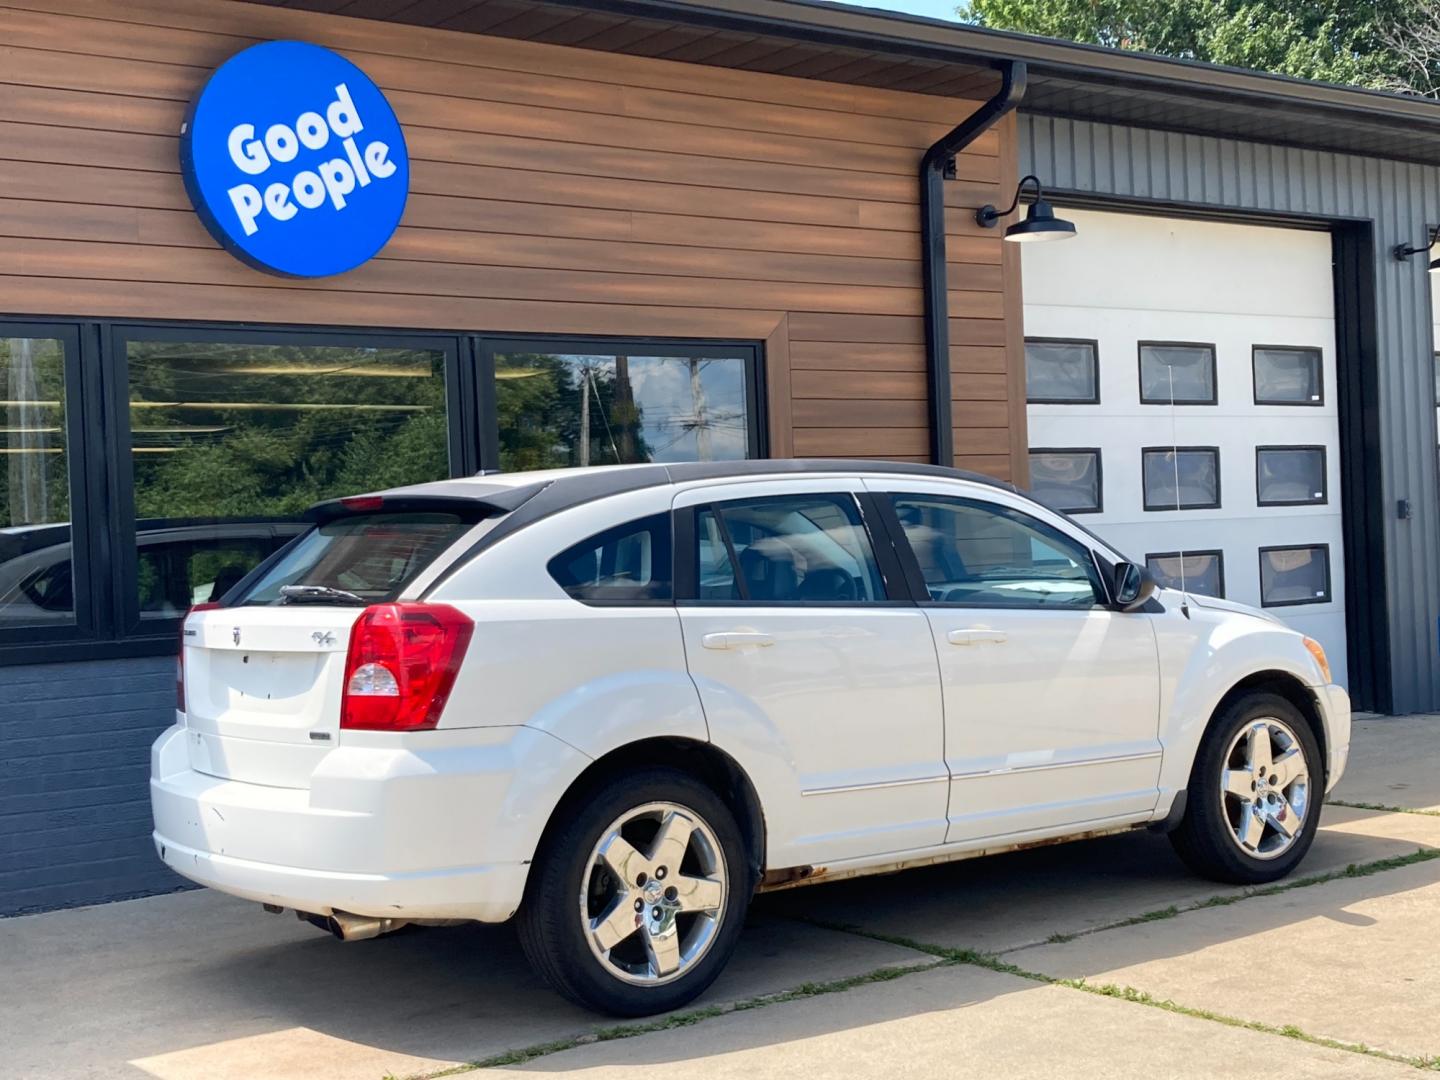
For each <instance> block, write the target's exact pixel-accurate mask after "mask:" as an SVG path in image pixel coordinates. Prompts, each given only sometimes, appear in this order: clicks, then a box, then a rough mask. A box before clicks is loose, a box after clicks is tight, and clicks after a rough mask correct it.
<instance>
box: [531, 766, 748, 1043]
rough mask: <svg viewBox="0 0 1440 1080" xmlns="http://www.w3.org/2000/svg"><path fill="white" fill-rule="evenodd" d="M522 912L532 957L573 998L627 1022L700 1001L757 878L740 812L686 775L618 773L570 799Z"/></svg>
mask: <svg viewBox="0 0 1440 1080" xmlns="http://www.w3.org/2000/svg"><path fill="white" fill-rule="evenodd" d="M567 807H568V809H566V810H562V811H561V812H562V813H566V814H568V820H564V821H561V822H559V823H558V824H557V825H556V826H555V827H553V828H552V829H551V830H550V832H549V833H548V834H547V836H546V839H545V842H544V845H543V848H542V850H541V852H540V853H539V855H538V857H537V859H536V863H535V865H534V867H533V868H532V870H531V873H530V881H529V884H528V886H527V888H526V893H525V902H524V904H523V905H522V907H521V910H520V915H519V920H518V921H519V930H520V942H521V945H522V946H523V947H524V949H525V953H526V956H527V957H528V958H529V959H530V962H531V963H532V964H533V965H534V966H535V968H536V969H537V970H538V971H539V972H540V973H541V975H543V976H544V977H545V979H546V981H548V982H549V983H550V984H551V985H552V986H554V987H555V989H557V990H558V991H560V993H562V994H564V995H565V996H566V997H568V998H570V999H571V1000H572V1001H575V1002H578V1003H579V1004H582V1005H585V1006H587V1007H589V1008H592V1009H597V1010H600V1011H602V1012H608V1013H614V1014H616V1015H620V1016H644V1015H648V1014H650V1013H657V1012H664V1011H666V1010H669V1009H675V1008H679V1007H680V1006H682V1005H684V1004H686V1003H687V1002H689V1001H692V1000H693V999H694V998H695V997H696V996H698V995H699V994H701V993H702V992H703V991H704V990H705V989H706V988H707V987H708V986H709V985H710V984H711V983H712V982H714V981H715V978H716V976H718V975H719V974H720V971H721V969H722V968H724V966H725V963H726V961H727V960H729V958H730V954H731V953H732V952H733V951H734V949H735V944H736V942H737V941H738V939H739V935H740V930H741V927H742V925H743V924H744V921H745V910H746V908H747V907H748V906H749V900H750V894H751V892H752V891H753V889H754V881H753V876H752V872H751V870H750V860H749V859H748V858H747V857H746V852H745V844H744V841H743V839H742V837H741V835H740V829H739V827H738V826H737V825H736V823H735V818H734V815H733V814H731V812H730V810H729V808H728V807H726V805H725V804H724V802H723V801H721V800H720V798H719V797H718V796H716V794H715V793H714V792H713V791H711V790H710V788H708V787H707V786H705V785H704V784H702V783H700V782H699V781H698V780H696V779H695V778H693V777H691V776H689V775H688V774H686V773H682V772H679V771H675V770H671V769H647V770H644V771H641V772H634V773H629V774H625V775H620V776H615V777H613V778H611V779H609V780H607V781H604V782H602V783H601V784H600V785H599V786H598V787H596V788H593V789H591V790H590V791H589V792H587V793H586V795H585V797H583V798H579V799H572V800H569V801H568V802H567Z"/></svg>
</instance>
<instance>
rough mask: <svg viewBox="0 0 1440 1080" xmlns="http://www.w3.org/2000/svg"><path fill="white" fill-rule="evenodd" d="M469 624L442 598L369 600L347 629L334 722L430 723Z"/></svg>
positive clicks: (451, 679) (367, 725) (405, 726)
mask: <svg viewBox="0 0 1440 1080" xmlns="http://www.w3.org/2000/svg"><path fill="white" fill-rule="evenodd" d="M474 630H475V624H474V623H472V622H471V621H470V620H469V619H468V618H467V617H466V616H465V615H463V614H461V613H460V612H458V611H456V610H455V609H454V608H453V607H450V606H448V605H446V604H377V605H375V606H374V607H368V608H366V609H365V610H364V611H362V612H361V613H360V618H358V619H356V620H355V625H354V627H353V628H352V629H351V631H350V652H349V655H347V656H346V658H345V693H344V695H343V696H342V698H341V701H340V726H341V727H342V728H350V729H352V730H354V729H363V730H367V731H418V730H421V729H423V728H433V727H434V726H435V725H436V723H437V722H438V721H439V720H440V713H441V712H442V711H443V710H444V708H445V701H446V699H447V698H449V696H450V690H451V689H452V688H453V687H454V685H455V676H456V675H457V674H459V672H460V661H461V660H463V659H464V658H465V650H466V648H468V647H469V645H470V635H471V634H472V633H473V632H474Z"/></svg>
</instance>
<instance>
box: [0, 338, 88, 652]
mask: <svg viewBox="0 0 1440 1080" xmlns="http://www.w3.org/2000/svg"><path fill="white" fill-rule="evenodd" d="M4 329H5V328H4V327H0V391H3V412H0V470H3V483H0V629H6V628H15V627H35V626H56V625H68V624H71V623H73V622H74V621H75V589H74V583H73V562H72V558H71V549H70V478H69V454H68V453H67V452H66V442H65V345H64V343H63V342H62V341H60V340H58V339H56V338H42V337H20V336H15V337H10V336H5V334H4Z"/></svg>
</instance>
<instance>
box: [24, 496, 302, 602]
mask: <svg viewBox="0 0 1440 1080" xmlns="http://www.w3.org/2000/svg"><path fill="white" fill-rule="evenodd" d="M307 527H308V526H306V525H304V524H299V523H296V522H293V521H285V520H281V519H267V518H254V519H238V520H219V521H216V520H211V519H201V518H157V519H149V520H141V521H139V522H137V523H136V534H135V538H136V547H137V549H138V551H137V556H138V559H139V564H138V578H139V592H140V612H141V614H143V615H147V616H157V617H161V618H163V617H166V616H169V617H172V618H174V617H178V616H180V615H183V614H184V613H185V612H186V611H187V610H189V609H190V607H192V606H193V605H195V604H199V603H205V602H207V601H210V600H218V599H219V598H220V597H221V596H223V595H224V594H225V593H226V592H228V591H229V590H230V589H231V587H233V586H234V585H235V584H236V582H238V581H239V580H240V579H241V578H242V577H244V576H245V575H246V574H247V573H248V572H249V571H250V569H251V568H252V567H254V566H255V565H256V564H258V563H259V562H260V561H261V560H262V559H264V558H265V557H266V556H268V555H269V554H270V553H271V552H273V551H275V550H276V549H277V548H279V547H280V546H282V545H283V544H285V543H286V542H287V541H288V540H290V538H291V537H293V536H296V535H298V534H299V533H301V532H304V531H305V529H306V528H307ZM74 617H75V590H74V568H73V566H72V564H71V554H70V526H69V525H68V524H63V525H26V526H21V527H19V528H13V529H0V624H4V623H11V624H14V625H22V626H44V625H55V624H57V623H68V622H71V621H73V619H74Z"/></svg>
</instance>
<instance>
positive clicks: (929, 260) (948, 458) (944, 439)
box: [920, 60, 1025, 468]
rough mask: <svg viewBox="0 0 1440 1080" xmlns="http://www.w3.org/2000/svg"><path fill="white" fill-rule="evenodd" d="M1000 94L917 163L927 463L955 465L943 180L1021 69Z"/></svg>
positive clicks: (995, 116)
mask: <svg viewBox="0 0 1440 1080" xmlns="http://www.w3.org/2000/svg"><path fill="white" fill-rule="evenodd" d="M1000 76H1001V79H1002V81H1001V84H1000V89H999V91H998V92H997V93H996V94H995V96H994V97H992V98H991V99H990V100H989V101H987V102H985V104H984V105H981V106H980V108H978V109H976V110H975V111H974V112H973V113H972V114H971V115H970V116H969V117H968V118H967V119H966V120H965V121H964V122H963V123H962V124H960V125H959V126H958V127H957V128H955V130H954V131H952V132H950V134H948V135H946V136H945V137H944V138H942V139H941V140H940V141H939V142H937V143H936V144H935V145H934V146H932V147H930V149H929V150H926V151H925V156H924V158H922V159H921V161H920V266H921V273H922V275H923V276H924V286H925V370H926V372H927V374H928V376H929V381H930V459H931V461H933V462H934V463H935V464H936V465H944V466H946V467H947V468H949V467H953V466H954V464H955V436H954V433H953V432H952V431H951V427H950V423H951V421H950V297H949V293H948V291H947V290H948V288H949V274H948V272H947V270H946V266H945V180H946V179H947V177H948V178H950V179H953V178H954V176H955V155H956V154H958V153H960V151H962V150H964V149H965V147H967V146H969V145H970V144H971V143H972V142H974V141H975V140H976V139H977V138H979V137H980V136H981V135H982V134H983V133H985V132H986V131H988V130H989V129H990V128H991V127H993V126H994V125H995V123H996V122H997V121H998V120H999V119H1000V118H1001V117H1002V116H1004V115H1005V114H1006V113H1008V112H1009V111H1010V110H1011V109H1013V108H1015V106H1016V105H1018V104H1019V103H1020V99H1021V98H1022V97H1024V96H1025V64H1024V62H1023V61H1020V60H1010V61H1007V62H1006V63H1005V64H1004V65H1003V66H1002V67H1001V68H1000Z"/></svg>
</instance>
